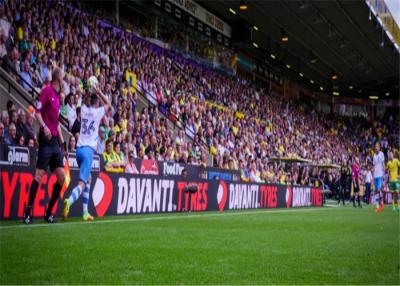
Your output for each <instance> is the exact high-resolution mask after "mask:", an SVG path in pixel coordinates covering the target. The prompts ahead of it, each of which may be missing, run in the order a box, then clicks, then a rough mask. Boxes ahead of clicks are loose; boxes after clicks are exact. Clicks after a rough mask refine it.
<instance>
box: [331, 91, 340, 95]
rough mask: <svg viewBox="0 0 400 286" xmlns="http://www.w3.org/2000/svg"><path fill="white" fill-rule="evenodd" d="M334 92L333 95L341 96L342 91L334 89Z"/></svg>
mask: <svg viewBox="0 0 400 286" xmlns="http://www.w3.org/2000/svg"><path fill="white" fill-rule="evenodd" d="M332 94H333V95H336V96H339V95H340V93H339V92H338V91H334V92H332Z"/></svg>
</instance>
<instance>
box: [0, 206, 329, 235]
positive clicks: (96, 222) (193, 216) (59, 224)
mask: <svg viewBox="0 0 400 286" xmlns="http://www.w3.org/2000/svg"><path fill="white" fill-rule="evenodd" d="M332 209H333V208H329V210H332ZM322 210H328V209H327V208H310V209H291V210H287V209H286V210H254V211H243V212H241V211H238V212H229V211H228V212H220V213H212V214H207V213H206V214H196V213H191V214H187V215H183V214H182V215H166V216H155V217H144V218H137V217H136V218H125V219H108V220H102V219H101V220H94V221H91V222H86V221H73V222H65V223H55V224H49V223H40V224H30V225H23V224H22V223H21V224H18V225H6V226H0V230H3V229H13V228H14V229H18V228H21V229H24V228H33V227H57V226H70V225H81V224H85V225H93V224H100V223H119V222H141V221H158V220H174V219H178V220H179V219H191V218H207V217H218V216H238V215H251V214H265V213H272V214H275V213H291V212H293V213H297V212H314V211H322Z"/></svg>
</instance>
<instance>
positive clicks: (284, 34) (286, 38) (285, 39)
mask: <svg viewBox="0 0 400 286" xmlns="http://www.w3.org/2000/svg"><path fill="white" fill-rule="evenodd" d="M281 34H282V37H281V40H282V42H284V43H287V42H288V41H289V35H288V34H287V33H286V31H285V30H284V29H281Z"/></svg>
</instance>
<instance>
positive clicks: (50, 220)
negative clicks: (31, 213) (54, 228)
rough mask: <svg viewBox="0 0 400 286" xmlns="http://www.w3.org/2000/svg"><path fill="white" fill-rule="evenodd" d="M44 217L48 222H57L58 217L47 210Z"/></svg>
mask: <svg viewBox="0 0 400 286" xmlns="http://www.w3.org/2000/svg"><path fill="white" fill-rule="evenodd" d="M43 219H44V221H45V222H47V223H56V219H55V217H54V216H53V214H48V213H47V212H45V213H44V216H43Z"/></svg>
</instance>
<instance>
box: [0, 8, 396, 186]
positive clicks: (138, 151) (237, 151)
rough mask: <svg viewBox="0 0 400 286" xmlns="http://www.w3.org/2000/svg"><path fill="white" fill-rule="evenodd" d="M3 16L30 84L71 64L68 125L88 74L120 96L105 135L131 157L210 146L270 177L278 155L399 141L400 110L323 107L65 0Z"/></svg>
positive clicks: (339, 158) (344, 152) (334, 155)
mask: <svg viewBox="0 0 400 286" xmlns="http://www.w3.org/2000/svg"><path fill="white" fill-rule="evenodd" d="M4 19H6V20H7V21H8V23H10V29H9V31H8V32H9V36H10V37H6V36H3V37H4V38H3V39H6V40H4V41H3V44H2V46H3V49H2V51H3V53H2V55H1V56H3V57H4V59H3V60H4V61H5V62H7V63H8V64H10V65H11V66H13V67H14V68H15V69H16V70H17V72H18V73H19V74H20V75H21V77H22V78H23V79H24V80H25V81H26V82H27V83H29V84H26V83H23V86H24V87H25V88H26V89H27V90H29V89H30V88H31V86H32V87H33V88H36V89H39V90H40V89H41V88H42V87H43V86H44V85H46V84H48V83H49V81H50V76H51V70H52V69H53V67H54V66H59V67H61V68H62V69H63V70H64V72H65V78H64V89H63V91H62V95H63V96H65V98H66V104H65V106H64V109H63V110H64V113H62V115H64V116H65V117H66V118H68V120H69V122H70V128H72V127H73V125H74V123H75V120H76V107H77V106H79V105H80V104H81V102H82V97H83V96H84V95H85V93H86V90H85V89H84V87H85V85H86V81H87V79H88V78H89V77H90V76H91V75H95V76H96V77H97V78H98V80H99V83H100V88H101V89H102V90H103V91H104V93H105V94H106V95H107V96H108V97H109V98H110V99H111V101H112V103H113V110H111V111H109V112H108V113H107V114H106V116H105V117H104V118H103V121H102V127H103V129H104V132H105V135H104V136H105V139H107V138H109V139H110V140H114V141H115V142H118V143H122V148H121V149H122V151H121V152H123V153H124V155H125V158H127V157H128V156H127V154H128V152H129V151H132V152H133V153H134V154H135V156H137V157H141V158H146V157H148V158H155V159H159V160H176V161H180V162H188V163H192V164H202V163H204V162H205V159H204V155H205V153H207V152H208V153H210V154H211V155H212V156H213V159H214V160H213V162H214V163H213V164H214V166H217V167H221V168H232V169H241V170H243V171H245V172H244V173H245V176H247V177H248V178H249V179H250V180H252V181H257V180H261V179H266V180H267V179H268V180H270V181H271V180H274V178H275V177H276V176H278V178H279V177H280V176H281V175H280V174H281V173H282V172H283V171H280V170H279V166H277V165H275V166H270V165H268V160H269V159H270V158H273V157H278V158H279V157H301V158H306V159H310V160H311V161H313V162H315V163H335V164H341V163H342V162H344V161H347V159H348V158H349V157H350V156H354V155H355V156H360V157H361V158H360V159H361V160H362V161H361V162H366V161H367V160H368V158H369V155H370V154H369V153H368V152H369V151H368V150H369V149H368V148H369V147H371V146H372V144H373V143H374V142H375V141H376V140H377V139H383V140H384V142H387V145H388V146H392V147H396V148H398V144H399V142H398V138H397V135H398V120H396V119H395V118H393V117H390V118H389V116H388V117H386V118H384V119H382V120H380V121H374V122H370V121H369V120H368V119H366V118H345V117H340V116H338V115H324V114H319V113H318V112H317V111H316V110H315V109H314V108H313V106H310V105H307V104H304V103H301V102H297V101H293V100H291V99H287V98H285V97H284V96H283V95H282V94H276V93H273V92H270V91H269V89H268V87H267V86H264V85H262V84H259V83H255V82H253V81H252V80H249V79H244V78H240V77H229V76H225V75H222V74H220V73H217V72H216V71H213V70H210V69H209V68H206V67H203V66H201V65H199V64H197V63H194V62H191V61H189V60H186V59H184V58H183V57H182V56H180V55H178V54H175V53H174V52H172V51H170V50H165V49H163V48H161V47H159V46H156V45H155V44H152V43H150V42H148V41H147V40H146V39H144V38H140V37H138V36H136V35H135V34H132V33H129V32H127V31H124V30H122V29H118V28H116V27H114V26H113V25H112V24H110V23H108V22H106V21H104V20H102V19H99V18H97V17H94V16H92V15H89V14H85V12H83V11H81V10H78V9H76V8H75V7H72V6H70V5H67V4H64V3H61V2H47V1H20V2H17V1H11V2H6V4H5V18H4ZM2 31H3V33H4V32H5V31H4V29H3V30H2ZM139 32H140V31H139ZM14 45H15V47H16V48H13V46H14ZM132 74H134V75H135V76H136V77H137V86H138V88H139V89H140V90H141V91H142V92H143V93H144V94H147V95H148V97H149V98H150V99H151V100H152V101H153V103H154V104H156V105H157V106H158V107H159V110H160V111H162V112H164V113H165V114H167V115H168V118H169V120H176V119H179V121H181V122H182V124H183V126H182V127H183V128H184V129H183V130H182V131H181V132H180V134H179V136H177V137H176V138H174V137H173V135H172V134H173V133H172V132H171V131H170V130H169V129H168V125H167V124H166V123H165V122H164V120H161V118H160V116H159V114H158V109H156V108H150V109H148V110H147V109H146V110H144V111H143V112H142V111H139V110H137V108H136V101H137V95H136V94H135V90H134V89H133V88H130V87H129V84H128V78H129V75H132ZM127 75H128V76H127ZM131 79H133V77H131ZM75 131H76V130H75ZM393 131H394V132H393ZM184 132H186V134H187V135H188V136H190V137H192V139H193V141H191V140H187V137H185V136H184ZM73 133H75V132H73ZM113 134H114V135H113ZM200 142H203V143H205V144H203V143H202V144H200ZM203 146H207V148H208V150H206V149H205V148H204V147H203ZM100 150H101V149H100ZM296 172H297V171H296ZM296 172H295V174H291V177H292V179H293V178H295V180H296V179H297V177H298V174H297V173H296ZM275 180H276V178H275Z"/></svg>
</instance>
